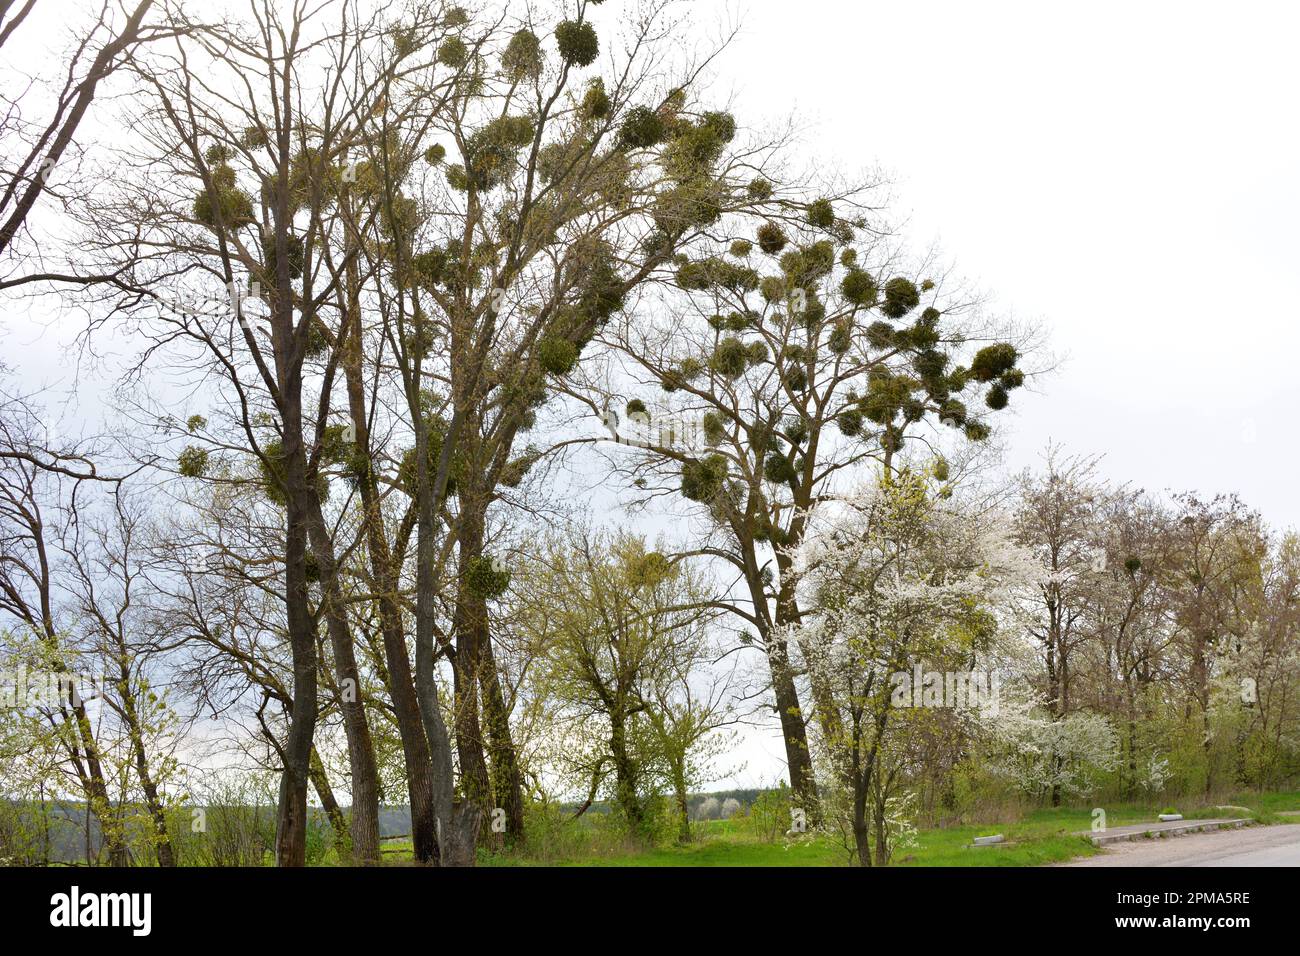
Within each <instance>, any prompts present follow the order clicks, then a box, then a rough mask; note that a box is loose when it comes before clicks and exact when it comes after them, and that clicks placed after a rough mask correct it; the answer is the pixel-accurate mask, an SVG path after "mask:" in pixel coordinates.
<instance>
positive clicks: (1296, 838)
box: [1060, 823, 1300, 866]
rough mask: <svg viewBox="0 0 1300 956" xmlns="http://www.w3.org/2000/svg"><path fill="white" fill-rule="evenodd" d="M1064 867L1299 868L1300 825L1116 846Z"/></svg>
mask: <svg viewBox="0 0 1300 956" xmlns="http://www.w3.org/2000/svg"><path fill="white" fill-rule="evenodd" d="M1060 865H1061V866H1300V823H1286V824H1279V825H1277V826H1270V827H1246V828H1244V829H1241V830H1214V831H1211V832H1210V833H1191V834H1188V835H1187V836H1180V837H1167V838H1165V839H1157V840H1134V841H1133V842H1131V843H1115V844H1112V845H1110V846H1108V847H1106V848H1105V849H1103V850H1102V851H1101V853H1099V854H1097V855H1096V856H1090V857H1084V858H1082V859H1079V860H1072V861H1071V862H1069V863H1062V864H1060Z"/></svg>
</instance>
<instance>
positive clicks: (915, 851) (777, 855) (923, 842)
mask: <svg viewBox="0 0 1300 956" xmlns="http://www.w3.org/2000/svg"><path fill="white" fill-rule="evenodd" d="M1166 806H1167V804H1145V803H1133V804H1120V805H1112V806H1107V807H1105V808H1104V809H1105V811H1106V824H1107V826H1111V827H1116V826H1124V825H1126V824H1131V823H1145V822H1149V821H1152V820H1154V819H1155V818H1156V815H1157V814H1158V813H1159V812H1160V811H1161V810H1163V809H1165V807H1166ZM1176 809H1177V810H1178V812H1180V813H1182V814H1183V815H1184V816H1185V817H1187V818H1188V819H1207V818H1210V817H1218V816H1244V817H1249V818H1250V819H1252V820H1255V821H1256V822H1259V823H1277V822H1283V821H1289V822H1293V823H1294V822H1297V820H1296V818H1295V817H1291V818H1287V817H1285V816H1280V815H1279V814H1280V812H1281V811H1286V810H1300V791H1284V792H1272V793H1239V794H1233V795H1232V796H1231V797H1229V798H1227V799H1223V800H1219V801H1213V802H1205V803H1203V804H1193V803H1192V802H1185V803H1180V804H1178V805H1177V806H1176ZM1092 821H1093V810H1092V808H1091V807H1054V808H1042V809H1036V810H1030V811H1028V812H1026V813H1024V814H1022V815H1021V817H1020V819H1019V820H1017V821H1015V822H1014V823H1005V824H991V825H963V826H950V827H941V828H934V829H925V830H921V831H919V832H918V833H917V834H916V838H915V841H914V843H913V845H911V846H908V847H904V848H902V849H900V850H899V851H898V853H896V854H895V861H894V865H896V866H1038V865H1041V864H1044V863H1059V862H1063V861H1065V860H1069V859H1072V858H1074V857H1078V856H1090V855H1092V854H1094V853H1097V852H1100V851H1099V850H1098V849H1097V848H1095V847H1094V846H1093V845H1092V844H1091V842H1090V841H1089V840H1088V839H1087V838H1086V837H1083V836H1078V835H1077V834H1078V833H1079V832H1080V831H1088V830H1090V829H1091V827H1092ZM995 833H1001V834H1003V835H1004V836H1005V837H1006V842H1005V843H1002V844H996V845H993V846H988V847H973V846H972V845H971V843H972V841H973V840H974V838H975V837H977V836H988V835H991V834H995ZM385 851H386V852H385V853H384V860H385V862H389V863H403V862H409V860H410V843H409V841H394V842H389V843H386V844H385ZM480 863H481V865H484V866H613V867H624V866H654V867H662V866H708V867H715V866H779V867H785V866H845V865H847V863H848V854H847V853H846V852H845V850H844V848H843V847H841V846H840V845H838V843H836V841H834V840H833V839H831V838H829V837H827V836H825V835H821V834H818V835H810V836H807V837H802V838H799V839H797V840H790V841H778V842H768V841H766V840H763V839H760V838H759V837H757V836H756V835H755V834H754V833H753V832H752V831H751V830H750V828H749V827H747V826H746V824H745V821H744V820H740V819H735V820H716V821H709V822H706V823H701V824H698V825H697V827H696V837H695V840H694V841H693V842H692V843H690V844H687V845H684V846H660V847H653V848H648V849H637V848H634V847H614V848H611V847H603V848H600V849H599V850H596V849H587V850H582V849H575V850H573V851H571V852H569V853H561V854H559V855H552V856H551V857H549V858H547V859H538V858H536V857H533V856H530V855H529V854H528V853H527V852H522V853H498V854H490V853H484V854H482V855H481V857H480Z"/></svg>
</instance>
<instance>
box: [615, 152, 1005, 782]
mask: <svg viewBox="0 0 1300 956" xmlns="http://www.w3.org/2000/svg"><path fill="white" fill-rule="evenodd" d="M747 190H748V192H749V194H750V195H752V196H760V197H765V198H768V199H769V200H770V201H771V203H772V204H773V205H774V207H775V208H774V209H773V210H771V211H765V212H764V213H763V214H762V215H743V216H741V215H736V216H730V217H726V218H724V219H722V220H721V221H720V223H719V225H718V227H717V235H716V236H715V238H714V242H713V243H712V245H711V246H709V247H707V248H705V249H702V250H700V251H699V252H698V253H694V254H692V255H690V256H685V255H683V256H679V257H678V258H677V259H675V260H674V262H675V265H676V274H675V279H676V285H677V287H678V290H677V292H676V294H671V295H666V296H665V300H664V306H663V308H662V310H661V313H660V316H659V317H658V318H659V320H658V321H656V322H653V323H647V322H644V321H642V320H641V319H640V317H639V316H638V317H636V318H634V319H628V320H624V321H622V322H620V323H618V324H617V325H615V326H612V327H611V329H610V331H609V333H608V334H607V338H609V339H610V340H611V342H612V343H613V344H614V345H616V346H617V347H618V348H619V349H620V350H621V351H622V353H623V355H624V356H625V359H626V363H627V364H628V365H629V366H630V369H631V371H630V373H629V374H630V375H632V376H634V378H635V381H636V389H637V390H638V393H639V394H638V397H635V398H633V399H632V400H631V401H629V402H627V404H626V405H624V404H623V403H622V402H621V401H619V400H617V399H616V398H615V396H614V394H612V393H610V392H609V391H606V392H605V393H604V394H599V395H598V396H597V398H595V399H591V401H592V402H593V405H594V406H595V407H597V408H598V409H599V410H600V411H601V412H602V413H603V414H604V415H605V416H606V420H607V421H608V422H609V423H610V424H611V426H612V427H614V428H615V430H616V432H617V433H618V438H619V440H620V441H622V442H626V443H628V444H632V445H637V446H640V447H641V448H642V449H643V451H644V454H643V455H641V456H640V457H637V458H634V459H633V461H632V463H631V464H627V463H626V460H624V462H623V467H624V468H625V472H626V474H627V475H628V477H629V479H631V481H632V484H633V485H634V486H635V487H636V488H639V489H644V492H643V494H644V496H645V497H647V498H648V497H659V496H665V495H668V494H671V493H673V492H674V491H676V492H679V493H680V494H681V496H682V497H684V498H686V499H688V500H689V501H691V502H695V503H697V504H698V505H699V506H701V507H700V512H699V513H700V514H701V517H702V519H703V520H704V522H705V529H706V530H705V535H704V538H703V540H702V542H701V551H702V552H703V553H706V554H710V555H712V556H714V557H716V558H717V559H719V560H720V561H722V562H725V563H726V565H728V566H729V567H728V570H729V571H734V573H735V575H736V580H737V590H738V591H739V596H738V597H737V598H736V599H735V600H733V601H732V602H731V609H732V611H733V613H735V614H736V615H738V617H739V618H740V620H741V621H742V622H743V623H744V625H745V626H746V627H747V628H752V629H753V631H754V632H756V636H757V646H758V647H760V648H761V649H762V651H763V652H764V654H765V656H766V658H767V663H768V670H769V674H770V678H771V688H772V694H773V698H774V704H775V710H776V713H777V716H778V718H779V720H780V723H781V730H782V738H783V740H784V743H785V751H786V759H787V763H788V766H789V771H790V778H791V786H792V787H793V789H794V791H795V794H796V798H797V799H798V800H800V801H802V802H803V803H804V804H805V805H806V806H809V807H813V806H815V805H816V801H815V799H814V798H815V794H816V786H815V783H814V780H813V775H812V764H811V757H810V753H809V749H808V744H807V730H806V726H805V714H804V709H803V707H802V706H801V704H800V691H799V688H798V681H799V679H800V677H801V676H802V675H801V674H799V672H798V671H797V669H796V668H795V667H794V666H793V665H792V663H791V660H792V651H791V648H790V647H789V646H788V644H787V635H789V634H791V633H794V634H797V633H798V632H797V631H793V632H792V631H790V627H791V625H794V624H797V623H798V622H799V620H800V618H801V610H800V606H799V601H798V597H797V594H796V591H795V586H794V575H793V574H792V561H793V554H794V552H795V551H797V550H798V548H799V547H800V545H801V544H802V542H803V539H804V536H805V534H806V533H807V522H808V515H809V514H810V513H811V512H812V511H813V510H815V509H816V508H817V506H818V505H820V504H821V503H822V502H824V501H826V500H828V499H830V498H832V497H834V496H835V495H836V494H837V493H839V491H841V490H842V489H843V487H844V485H845V482H847V481H851V480H852V476H854V475H855V474H857V475H858V476H859V477H860V475H861V473H862V470H863V469H864V468H865V467H866V466H867V465H868V464H869V463H872V462H876V463H882V464H883V465H884V466H885V467H889V466H890V463H891V462H892V461H893V460H894V458H895V456H897V455H898V454H900V452H901V451H902V450H903V449H904V446H905V445H906V444H907V443H910V442H914V443H917V444H920V445H935V444H938V445H943V444H947V443H946V442H945V441H944V432H945V431H947V430H946V429H939V428H937V427H935V426H937V425H938V424H939V423H941V422H942V423H944V424H946V425H947V426H950V427H951V429H952V431H953V433H955V434H957V435H960V436H962V438H963V439H964V440H968V441H972V442H982V441H984V440H985V439H987V438H988V437H989V434H990V431H991V427H990V425H989V423H988V420H989V417H990V415H992V414H993V413H995V412H997V411H999V410H1001V409H1003V408H1005V407H1006V406H1007V404H1008V395H1009V392H1010V391H1011V390H1013V389H1015V388H1018V387H1019V386H1020V385H1021V384H1022V383H1023V382H1024V380H1025V375H1024V372H1023V371H1022V370H1021V368H1020V367H1019V364H1018V363H1019V362H1020V360H1021V354H1020V350H1019V349H1018V348H1017V345H1015V344H1012V343H1010V342H1006V341H997V340H995V336H997V330H996V329H994V328H992V327H990V326H988V325H986V324H985V323H982V322H980V321H978V320H977V319H976V318H973V317H972V315H971V314H964V313H969V312H970V303H963V302H961V301H960V299H958V298H957V296H956V295H955V294H950V295H948V296H947V297H944V296H943V294H942V291H941V290H940V289H939V288H938V285H937V282H936V281H934V280H932V279H930V278H926V277H925V273H924V271H923V270H924V269H926V268H928V267H929V265H932V264H928V265H926V266H922V267H920V268H919V269H918V271H919V272H920V274H917V272H914V271H912V270H911V269H908V268H907V267H906V266H905V265H903V264H902V263H901V262H900V261H899V257H898V256H897V255H896V254H894V253H893V252H892V251H890V250H887V249H886V248H885V247H884V243H883V242H880V241H875V242H873V241H870V240H868V241H861V240H859V239H856V238H855V237H856V236H857V235H858V234H859V233H861V232H863V231H864V230H868V228H869V227H868V223H867V220H866V218H865V210H864V207H863V205H862V203H863V201H864V198H865V197H864V196H863V195H862V192H863V190H857V189H850V190H845V191H843V192H842V193H841V194H837V195H835V196H831V197H821V198H817V199H814V200H812V201H808V200H807V198H806V197H804V198H801V197H800V196H799V194H798V192H797V191H796V190H794V189H793V188H787V189H786V190H784V191H782V190H779V189H778V188H777V187H776V186H774V185H773V184H772V183H771V182H769V181H768V180H767V179H765V178H763V177H762V176H759V177H757V178H755V179H753V180H752V181H751V182H750V184H749V185H748V187H747ZM914 268H915V267H914ZM1018 344H1019V345H1020V346H1021V347H1025V342H1024V341H1020V342H1019V343H1018ZM656 387H657V388H659V389H661V390H662V393H663V396H664V397H663V398H662V399H661V401H657V402H654V403H653V404H655V405H657V406H659V407H657V408H656V411H655V414H654V415H653V416H651V415H648V414H647V412H646V410H647V408H648V407H649V405H647V401H648V399H643V398H642V397H640V394H644V393H643V392H641V391H640V390H642V389H649V388H656ZM973 395H974V396H979V397H981V398H982V401H983V404H984V406H985V408H984V409H983V410H977V409H976V408H975V407H974V406H973V405H968V403H970V402H972V400H973V399H972V396H973ZM602 405H603V407H601V406H602ZM624 415H626V418H624ZM638 420H640V421H643V422H645V421H647V420H648V422H649V425H648V428H645V427H641V428H638V425H637V423H638ZM808 676H809V683H810V688H809V689H810V690H811V695H812V703H813V707H812V713H813V714H814V715H815V716H816V718H817V721H818V722H819V723H820V725H821V728H820V729H821V730H822V732H823V733H826V734H829V735H835V734H837V733H838V730H837V729H836V728H835V726H834V720H835V716H834V715H835V711H836V708H835V706H834V704H833V703H832V702H831V700H830V698H829V694H828V691H827V689H825V688H823V687H821V686H819V683H818V681H819V678H817V677H816V676H814V675H808Z"/></svg>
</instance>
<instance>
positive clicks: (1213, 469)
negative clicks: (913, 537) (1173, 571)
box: [719, 0, 1300, 526]
mask: <svg viewBox="0 0 1300 956" xmlns="http://www.w3.org/2000/svg"><path fill="white" fill-rule="evenodd" d="M739 9H741V10H742V11H743V13H742V15H741V19H742V23H743V27H744V29H743V33H742V35H741V37H740V39H739V41H738V42H737V43H736V44H735V46H734V47H733V48H732V50H731V51H730V52H729V54H728V55H727V56H726V57H725V58H724V60H723V62H722V63H721V65H720V67H719V74H720V76H721V77H722V78H723V81H724V82H725V83H728V84H730V83H734V86H735V91H736V100H737V107H738V109H737V112H738V113H739V114H740V115H741V116H742V117H743V118H745V119H747V120H752V119H753V118H755V117H758V116H764V115H765V116H771V117H776V116H779V115H782V114H784V113H787V112H790V111H797V112H798V113H799V115H800V117H801V118H802V119H803V120H804V121H805V122H807V123H811V124H812V132H811V133H810V135H809V136H808V137H807V143H808V147H809V149H810V151H811V150H815V153H816V155H817V156H818V161H819V162H822V163H826V164H838V165H841V166H843V167H845V168H846V169H854V168H858V167H862V166H867V165H871V164H874V163H879V164H880V165H881V166H883V167H884V168H885V169H886V170H887V171H888V172H889V173H890V178H891V180H892V181H893V183H894V194H895V197H896V205H897V212H898V213H900V214H902V215H905V216H908V217H909V219H910V222H909V228H908V233H909V235H910V237H911V238H912V239H913V240H914V241H915V242H916V243H917V244H918V245H924V244H927V243H929V242H930V241H932V240H938V241H939V242H940V243H941V245H942V248H943V250H944V252H945V253H946V254H947V256H948V257H950V258H951V259H952V260H953V261H954V262H955V263H956V265H957V267H958V269H959V270H960V271H961V272H962V273H963V274H965V275H967V276H969V277H970V278H971V279H972V280H974V281H975V282H976V283H977V284H978V285H979V286H980V287H981V288H983V289H986V290H988V291H989V292H990V293H991V294H993V295H994V296H995V297H996V301H997V302H998V304H999V305H1000V306H1001V307H1002V308H1003V309H1005V310H1007V311H1008V312H1011V313H1013V314H1015V315H1016V316H1017V317H1021V318H1026V319H1036V320H1040V321H1042V322H1043V323H1044V325H1045V326H1046V328H1047V330H1048V332H1049V335H1050V342H1051V347H1052V348H1053V350H1054V351H1056V352H1057V353H1059V354H1060V355H1062V356H1063V357H1064V358H1065V359H1066V362H1065V364H1064V366H1063V367H1062V368H1061V369H1060V370H1059V371H1058V372H1057V373H1055V374H1054V375H1052V376H1051V377H1049V378H1047V379H1046V380H1044V381H1042V382H1040V383H1039V393H1038V394H1033V395H1027V394H1026V395H1021V396H1017V400H1016V402H1015V403H1013V405H1014V406H1015V407H1016V408H1017V409H1018V416H1017V420H1016V421H1015V422H1014V423H1012V424H1011V426H1010V427H1011V428H1012V429H1013V433H1012V436H1011V445H1010V450H1011V458H1012V460H1013V462H1012V463H1013V464H1016V465H1019V464H1030V463H1033V462H1035V461H1036V460H1037V457H1038V453H1039V452H1040V450H1041V449H1042V448H1043V446H1044V445H1045V444H1046V443H1047V441H1048V440H1049V439H1054V440H1056V441H1058V442H1061V443H1063V444H1065V445H1066V446H1067V448H1069V449H1071V450H1077V451H1079V452H1090V453H1105V455H1106V458H1105V463H1104V471H1105V473H1106V474H1108V475H1109V476H1110V477H1113V478H1115V479H1119V480H1131V481H1134V482H1135V483H1137V484H1140V485H1144V486H1146V487H1148V488H1152V489H1162V488H1169V487H1172V488H1196V489H1200V490H1204V491H1207V492H1210V491H1239V492H1241V494H1242V495H1243V497H1244V498H1245V499H1246V500H1247V501H1248V502H1249V503H1251V504H1252V505H1254V506H1256V507H1258V508H1260V509H1261V510H1262V511H1263V512H1264V513H1265V515H1266V516H1268V517H1269V518H1270V519H1272V520H1273V521H1274V522H1276V523H1278V524H1281V525H1296V526H1300V502H1298V501H1297V498H1296V496H1295V495H1294V494H1293V493H1292V489H1293V486H1294V485H1295V475H1294V470H1295V466H1296V463H1297V453H1296V449H1295V435H1296V424H1295V415H1296V413H1297V409H1298V408H1300V385H1298V384H1297V376H1296V374H1295V363H1296V355H1297V352H1298V349H1297V346H1298V345H1300V327H1298V325H1297V322H1296V319H1297V306H1296V303H1297V292H1300V269H1298V268H1297V267H1298V266H1300V231H1298V228H1297V227H1298V226H1300V175H1298V174H1300V125H1298V124H1297V123H1296V122H1295V115H1296V102H1295V101H1296V96H1297V93H1298V92H1300V57H1297V56H1296V55H1295V50H1294V46H1295V42H1296V38H1297V37H1298V36H1300V5H1297V4H1284V3H1280V2H1279V3H1249V2H1247V3H1240V2H1238V3H1232V4H1227V3H1216V4H1210V3H1190V2H1178V3H1173V2H1169V3H1161V2H1151V0H1143V2H1142V3H1131V2H1130V3H1112V2H1090V3H1087V4H1082V3H1075V4H1064V3H1042V2H1023V3H1011V2H989V0H982V2H979V3H971V2H962V0H951V2H936V0H908V2H906V3H903V2H858V3H848V2H832V0H804V2H800V3H790V2H788V0H750V2H749V3H747V4H745V5H744V6H742V7H741V8H739Z"/></svg>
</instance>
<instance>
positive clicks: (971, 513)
mask: <svg viewBox="0 0 1300 956" xmlns="http://www.w3.org/2000/svg"><path fill="white" fill-rule="evenodd" d="M935 472H937V473H939V474H942V468H939V469H935V470H934V472H931V473H929V474H927V473H922V472H921V471H919V470H917V469H915V468H904V469H901V470H898V471H891V472H886V473H885V474H884V475H883V476H882V477H881V479H880V480H879V481H878V482H877V483H876V484H875V485H874V486H871V487H869V488H867V489H865V490H864V491H862V492H860V493H858V494H856V495H854V496H852V497H851V498H850V499H849V500H847V501H844V502H842V503H840V504H841V505H842V506H841V507H837V508H835V509H834V511H831V510H830V509H829V508H827V509H824V510H823V512H822V513H819V514H815V515H813V516H812V517H813V524H814V525H815V527H816V530H815V532H814V533H813V534H812V535H811V536H810V537H809V538H808V540H807V542H806V543H805V545H804V547H803V548H801V549H800V552H799V554H798V556H797V560H796V567H797V568H798V570H799V573H800V581H801V587H802V588H803V591H804V592H805V593H806V595H807V597H806V604H805V607H806V608H807V609H808V610H807V611H806V612H805V615H804V618H803V620H802V621H801V622H800V623H799V624H798V625H797V627H798V628H799V630H800V632H801V633H800V634H799V635H798V636H799V641H798V644H799V646H801V647H802V648H804V649H805V650H804V653H805V660H804V661H803V663H804V666H805V668H806V670H807V671H808V674H809V678H810V679H812V680H819V681H821V682H823V683H824V685H825V687H826V688H827V689H828V691H829V693H830V694H831V697H832V699H833V701H834V706H835V714H834V720H833V721H831V722H829V726H828V727H827V728H826V729H825V730H824V732H823V734H822V739H820V740H819V741H818V744H819V746H820V749H821V757H822V759H823V760H824V761H825V762H826V764H827V769H828V771H830V772H829V774H828V776H827V784H828V785H830V786H834V787H837V788H838V789H839V793H837V794H827V795H826V799H825V801H824V803H823V811H824V813H825V815H826V825H827V826H828V827H830V828H832V829H838V830H839V831H840V833H841V834H842V835H843V836H844V838H845V841H846V844H847V845H848V848H849V849H850V851H851V853H852V854H853V856H854V857H855V858H856V861H857V862H858V863H859V864H860V865H863V866H870V865H873V864H874V865H883V864H886V863H888V862H889V859H890V856H891V853H892V851H893V848H894V846H895V845H896V843H897V838H898V836H899V835H900V834H901V833H903V832H904V831H905V827H906V823H905V819H904V818H903V817H901V816H900V814H899V812H898V808H899V807H902V806H906V800H907V789H908V784H909V782H910V781H912V780H914V778H915V774H916V772H917V771H918V770H920V769H921V761H920V760H919V759H918V756H919V749H918V748H917V747H916V746H914V741H916V740H917V739H918V738H919V737H920V736H921V735H922V734H923V733H924V732H927V731H929V730H931V729H934V728H935V727H938V726H941V725H943V724H951V723H953V722H958V723H960V722H966V721H970V720H975V719H978V712H977V710H975V709H963V708H958V707H952V706H950V707H922V706H911V705H912V704H917V705H920V704H921V703H923V702H922V701H915V700H912V699H910V698H909V699H908V700H906V701H905V702H903V703H901V704H900V698H899V695H898V694H897V693H895V690H896V686H897V681H895V680H894V679H892V675H895V674H898V673H900V672H911V671H912V670H913V668H914V665H917V664H921V665H923V666H924V668H925V669H927V670H938V671H947V672H954V671H957V672H968V671H970V670H971V669H972V668H973V667H974V666H975V664H976V663H978V662H980V661H981V660H982V659H983V658H984V656H985V654H986V653H987V652H988V651H990V650H991V648H992V646H993V644H994V641H995V638H996V637H997V634H998V626H997V617H996V613H995V609H996V608H997V606H998V604H999V603H1000V602H1001V601H1002V600H1004V599H1005V592H1006V590H1007V589H1008V588H1009V587H1011V586H1014V585H1015V584H1017V583H1021V582H1023V581H1024V580H1026V579H1029V578H1032V576H1033V575H1034V574H1036V573H1038V572H1037V571H1036V569H1035V567H1034V565H1033V563H1032V561H1031V560H1030V559H1029V558H1028V556H1027V555H1026V554H1025V552H1023V551H1021V550H1020V549H1018V548H1017V547H1015V546H1014V545H1013V544H1012V543H1011V542H1010V540H1009V539H1008V537H1007V534H1006V530H1005V529H1006V528H1007V522H1006V521H1005V520H1003V519H1002V518H1001V516H1000V515H999V514H998V513H997V512H996V511H995V510H992V509H989V508H982V507H979V506H977V505H976V504H974V503H973V502H966V501H960V500H958V499H956V498H954V497H952V492H951V488H949V487H946V486H944V484H943V483H942V482H941V481H939V480H938V479H937V478H935V477H934V473H935ZM949 703H952V702H949Z"/></svg>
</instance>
